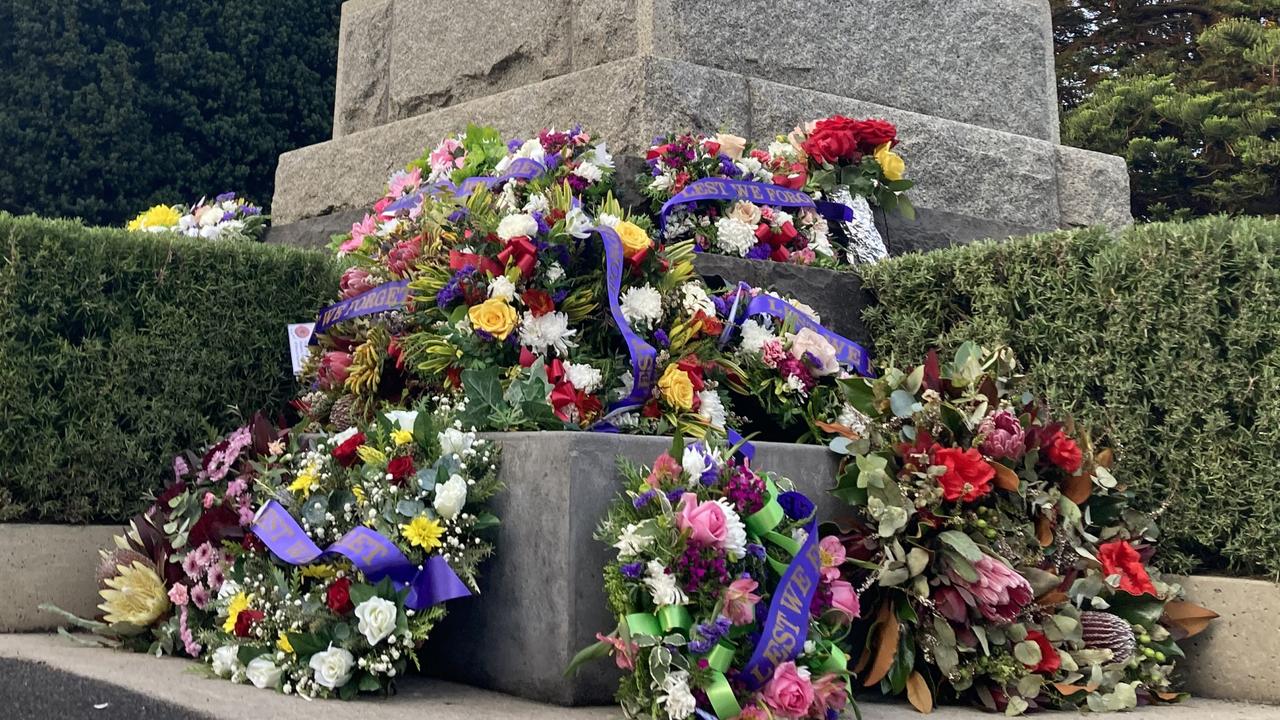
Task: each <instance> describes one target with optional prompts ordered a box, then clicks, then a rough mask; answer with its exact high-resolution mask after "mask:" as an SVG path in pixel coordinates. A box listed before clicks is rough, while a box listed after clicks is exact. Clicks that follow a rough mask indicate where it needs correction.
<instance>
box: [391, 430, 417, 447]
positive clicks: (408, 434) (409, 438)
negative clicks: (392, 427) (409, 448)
mask: <svg viewBox="0 0 1280 720" xmlns="http://www.w3.org/2000/svg"><path fill="white" fill-rule="evenodd" d="M391 439H392V440H393V441H394V442H395V444H396V445H408V444H409V443H411V442H413V431H412V430H396V431H395V432H393V433H391Z"/></svg>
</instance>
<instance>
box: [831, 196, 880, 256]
mask: <svg viewBox="0 0 1280 720" xmlns="http://www.w3.org/2000/svg"><path fill="white" fill-rule="evenodd" d="M831 202H836V203H840V204H841V205H844V206H846V207H848V208H849V209H851V210H852V211H853V219H852V220H850V221H848V222H838V223H835V225H836V227H837V228H838V229H837V235H838V237H839V238H840V239H841V240H843V241H844V244H845V251H846V253H847V260H848V261H849V263H850V264H852V265H870V264H872V263H877V262H880V261H881V260H883V259H884V258H887V257H889V249H888V248H887V247H885V244H884V238H882V237H880V231H879V230H878V229H876V222H875V216H874V215H872V213H871V205H870V204H868V203H867V199H866V198H864V197H862V196H861V195H859V196H858V197H854V196H853V195H852V194H851V193H850V192H849V188H847V187H845V186H843V185H841V186H839V187H837V188H836V189H835V190H832V191H831Z"/></svg>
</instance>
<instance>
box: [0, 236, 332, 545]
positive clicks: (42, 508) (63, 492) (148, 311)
mask: <svg viewBox="0 0 1280 720" xmlns="http://www.w3.org/2000/svg"><path fill="white" fill-rule="evenodd" d="M337 282H338V271H337V269H336V267H335V265H334V264H333V260H332V259H331V258H330V257H329V256H328V255H327V254H323V253H316V252H310V251H304V250H297V249H293V248H287V247H280V246H274V245H262V244H257V243H210V242H208V241H204V240H198V239H195V240H192V239H188V238H184V237H179V236H171V235H167V234H164V235H153V234H149V233H129V232H126V231H124V230H115V229H105V228H90V227H85V226H83V225H80V224H78V223H76V222H72V221H69V220H42V219H38V218H35V217H13V216H11V215H8V214H5V213H0V408H3V419H0V522H2V521H14V520H32V521H50V522H59V523H77V522H86V521H120V520H123V519H125V518H126V517H127V516H128V515H129V514H131V513H132V512H134V511H137V510H139V509H140V507H139V506H140V504H141V503H142V502H143V494H144V493H146V492H156V491H158V490H159V489H160V488H161V487H163V485H164V484H165V483H166V482H168V481H171V480H172V478H173V471H172V464H171V462H172V459H173V456H174V455H175V454H177V453H178V452H180V451H182V450H183V449H185V448H189V447H193V448H194V447H199V446H200V445H201V444H203V443H204V442H207V441H209V440H212V439H213V438H214V437H215V436H216V435H219V434H221V433H222V432H225V431H227V430H230V429H231V428H233V427H235V425H237V424H238V421H239V419H240V418H239V417H238V416H237V414H236V411H235V410H234V408H236V407H238V408H239V409H240V410H241V411H243V412H244V413H246V414H247V413H251V412H252V411H253V410H256V409H258V408H277V409H278V408H280V407H282V405H283V403H284V402H285V401H286V400H288V399H289V398H291V397H293V396H294V394H295V391H296V383H295V381H294V379H293V376H292V370H291V367H290V361H289V351H288V342H287V334H286V330H285V325H286V324H287V323H291V322H305V321H307V320H309V319H312V318H314V317H315V314H316V310H318V309H319V308H320V307H321V306H322V305H323V304H325V303H326V302H327V301H329V300H330V299H331V298H330V295H331V293H332V289H333V288H334V287H336V286H337Z"/></svg>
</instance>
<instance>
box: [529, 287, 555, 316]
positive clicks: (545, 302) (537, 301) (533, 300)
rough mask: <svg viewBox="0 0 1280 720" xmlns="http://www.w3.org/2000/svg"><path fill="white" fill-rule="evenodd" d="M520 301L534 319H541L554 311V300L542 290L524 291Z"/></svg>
mask: <svg viewBox="0 0 1280 720" xmlns="http://www.w3.org/2000/svg"><path fill="white" fill-rule="evenodd" d="M520 299H521V300H524V304H525V305H527V306H529V312H531V313H533V316H534V317H542V316H543V315H546V314H547V313H549V312H551V311H553V310H555V309H556V302H555V300H552V299H551V295H549V294H547V293H546V292H545V291H542V290H525V291H524V293H523V294H522V295H521V296H520Z"/></svg>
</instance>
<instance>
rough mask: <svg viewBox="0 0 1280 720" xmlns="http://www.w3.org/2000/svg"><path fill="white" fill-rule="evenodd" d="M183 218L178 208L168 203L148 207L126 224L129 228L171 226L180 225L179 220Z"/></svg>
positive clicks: (145, 228)
mask: <svg viewBox="0 0 1280 720" xmlns="http://www.w3.org/2000/svg"><path fill="white" fill-rule="evenodd" d="M181 218H182V216H181V215H179V214H178V211H177V210H174V209H173V208H171V207H169V206H168V205H156V206H153V207H151V208H148V209H147V210H146V211H144V212H142V213H141V214H139V215H138V217H136V218H134V219H132V220H130V221H129V224H128V225H127V226H126V227H127V228H128V229H129V230H151V229H153V228H171V227H176V226H177V225H178V220H180V219H181Z"/></svg>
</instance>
